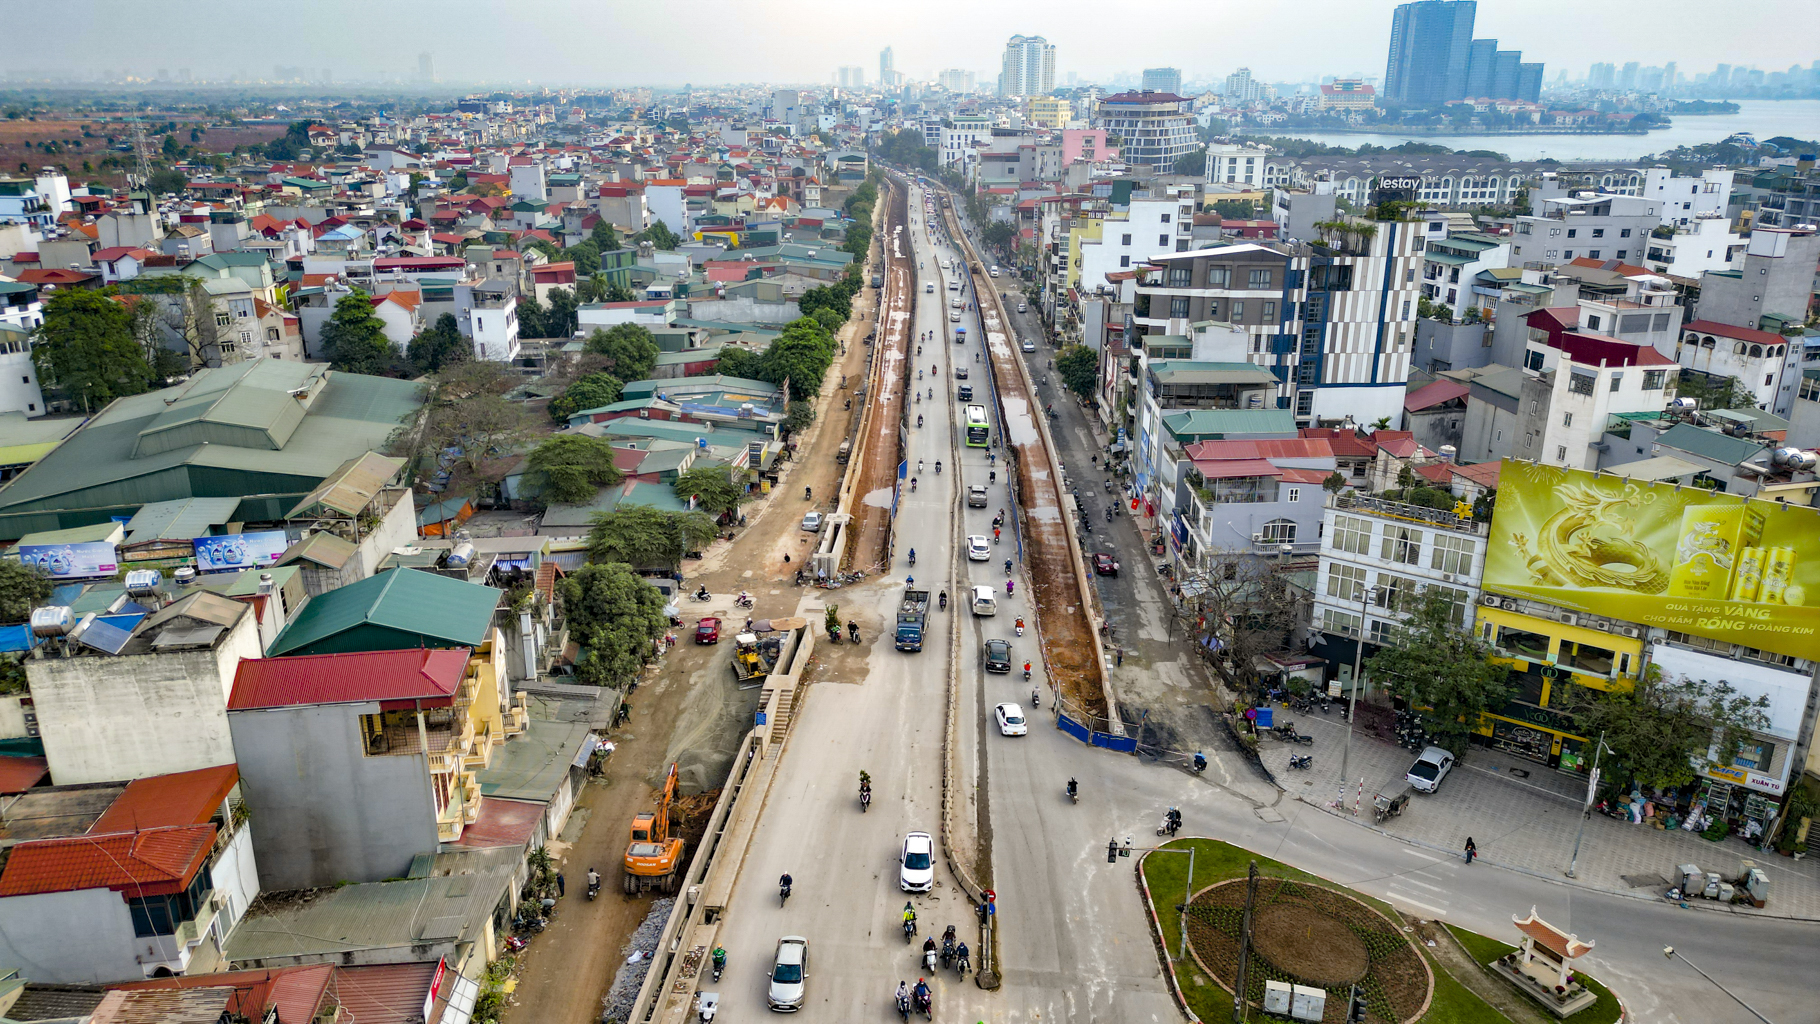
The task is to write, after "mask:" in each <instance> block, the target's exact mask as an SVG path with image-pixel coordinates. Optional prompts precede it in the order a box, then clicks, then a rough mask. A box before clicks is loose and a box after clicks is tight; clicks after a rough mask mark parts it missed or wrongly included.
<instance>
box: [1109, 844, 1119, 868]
mask: <svg viewBox="0 0 1820 1024" xmlns="http://www.w3.org/2000/svg"><path fill="white" fill-rule="evenodd" d="M1118 862H1119V841H1118V840H1117V839H1108V840H1106V863H1108V864H1117V863H1118Z"/></svg>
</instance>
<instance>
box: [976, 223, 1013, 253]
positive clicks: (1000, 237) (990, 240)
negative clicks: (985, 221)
mask: <svg viewBox="0 0 1820 1024" xmlns="http://www.w3.org/2000/svg"><path fill="white" fill-rule="evenodd" d="M981 237H983V238H984V239H985V240H986V244H987V245H989V246H991V247H992V248H994V249H1005V248H1007V247H1009V246H1010V245H1011V241H1012V239H1014V238H1016V237H1017V229H1016V228H1014V227H1012V226H1011V225H1009V224H1007V223H1005V222H1004V221H995V222H993V223H992V224H989V225H987V227H986V230H985V231H984V232H983V233H982V236H981Z"/></svg>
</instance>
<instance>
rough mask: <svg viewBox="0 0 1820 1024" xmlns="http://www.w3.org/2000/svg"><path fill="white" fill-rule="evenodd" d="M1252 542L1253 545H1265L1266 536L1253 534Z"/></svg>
mask: <svg viewBox="0 0 1820 1024" xmlns="http://www.w3.org/2000/svg"><path fill="white" fill-rule="evenodd" d="M1251 542H1252V543H1253V544H1262V543H1264V535H1263V534H1261V533H1254V534H1252V535H1251Z"/></svg>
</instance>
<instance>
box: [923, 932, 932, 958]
mask: <svg viewBox="0 0 1820 1024" xmlns="http://www.w3.org/2000/svg"><path fill="white" fill-rule="evenodd" d="M923 952H924V953H925V954H928V953H933V952H935V936H933V935H931V936H929V937H928V938H926V939H924V940H923Z"/></svg>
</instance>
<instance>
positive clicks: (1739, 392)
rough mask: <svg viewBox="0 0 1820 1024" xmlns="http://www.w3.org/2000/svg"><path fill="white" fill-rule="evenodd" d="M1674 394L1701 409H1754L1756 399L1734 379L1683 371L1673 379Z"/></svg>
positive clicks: (1742, 383) (1741, 382)
mask: <svg viewBox="0 0 1820 1024" xmlns="http://www.w3.org/2000/svg"><path fill="white" fill-rule="evenodd" d="M1675 393H1676V394H1677V395H1681V396H1684V397H1687V398H1692V399H1694V400H1695V401H1697V402H1699V403H1700V408H1702V409H1755V408H1757V400H1756V397H1755V396H1753V395H1752V394H1751V392H1750V389H1749V388H1747V387H1745V386H1744V382H1743V381H1741V380H1739V379H1738V378H1736V377H1714V376H1711V375H1708V374H1704V373H1699V372H1697V371H1694V370H1684V371H1682V372H1681V374H1680V375H1679V376H1677V377H1676V378H1675Z"/></svg>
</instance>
